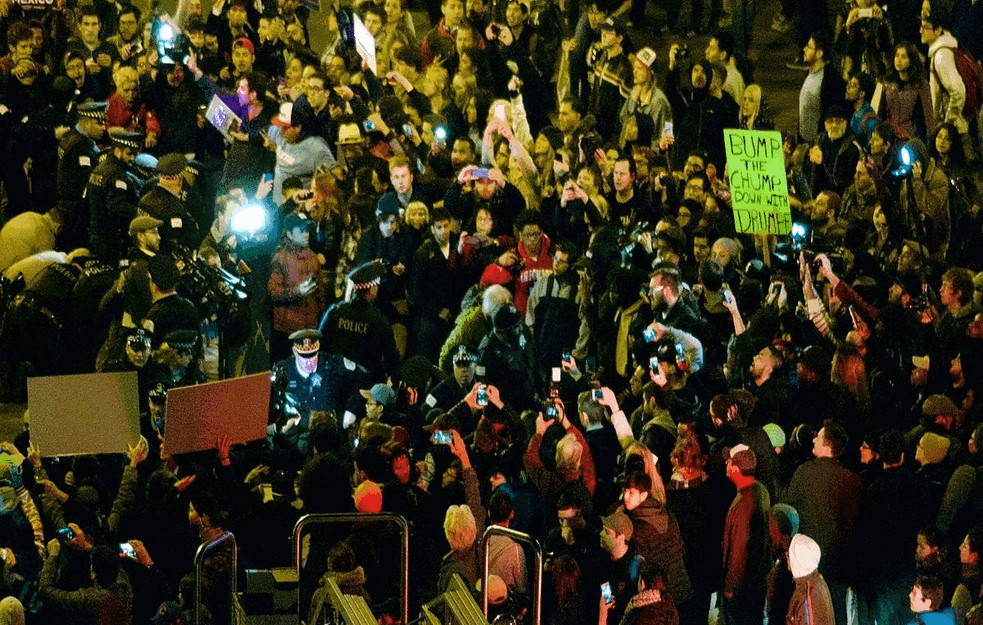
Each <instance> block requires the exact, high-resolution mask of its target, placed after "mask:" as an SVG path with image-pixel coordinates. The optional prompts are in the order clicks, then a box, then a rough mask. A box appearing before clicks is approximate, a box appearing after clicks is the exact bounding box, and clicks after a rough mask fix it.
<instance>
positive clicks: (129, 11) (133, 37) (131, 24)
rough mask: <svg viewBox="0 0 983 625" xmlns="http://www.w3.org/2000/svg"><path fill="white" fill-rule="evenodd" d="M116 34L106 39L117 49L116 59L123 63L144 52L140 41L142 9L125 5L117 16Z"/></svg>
mask: <svg viewBox="0 0 983 625" xmlns="http://www.w3.org/2000/svg"><path fill="white" fill-rule="evenodd" d="M116 24H117V29H116V34H115V35H113V36H112V37H109V38H107V39H106V43H107V44H109V45H111V46H113V48H114V49H115V51H116V54H115V59H114V60H119V61H122V62H123V63H128V62H130V60H131V59H135V58H136V57H137V55H138V54H140V53H141V52H143V44H141V43H140V37H139V36H138V35H139V34H140V28H139V24H140V9H138V8H136V7H135V6H133V5H124V6H123V10H121V11H120V12H119V15H118V16H117V18H116Z"/></svg>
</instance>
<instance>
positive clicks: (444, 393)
mask: <svg viewBox="0 0 983 625" xmlns="http://www.w3.org/2000/svg"><path fill="white" fill-rule="evenodd" d="M469 392H471V387H470V386H468V388H464V387H463V386H461V385H460V384H458V383H457V379H456V378H454V376H451V377H449V378H447V379H446V380H444V381H443V382H441V383H440V384H438V385H437V386H435V387H434V388H433V390H431V391H430V394H429V395H427V397H426V399H425V400H424V401H423V403H424V404H426V406H427V408H428V409H431V408H440V409H441V410H444V411H447V410H450V409H451V408H453V407H454V406H456V405H457V404H458V403H459V402H460V401H461V400H463V399H464V398H465V397H466V396H467V394H468V393H469Z"/></svg>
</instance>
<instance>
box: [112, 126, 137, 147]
mask: <svg viewBox="0 0 983 625" xmlns="http://www.w3.org/2000/svg"><path fill="white" fill-rule="evenodd" d="M109 138H110V139H111V140H112V142H113V147H117V148H131V149H133V150H139V149H140V148H142V147H143V133H141V132H133V131H132V130H123V129H122V128H110V130H109Z"/></svg>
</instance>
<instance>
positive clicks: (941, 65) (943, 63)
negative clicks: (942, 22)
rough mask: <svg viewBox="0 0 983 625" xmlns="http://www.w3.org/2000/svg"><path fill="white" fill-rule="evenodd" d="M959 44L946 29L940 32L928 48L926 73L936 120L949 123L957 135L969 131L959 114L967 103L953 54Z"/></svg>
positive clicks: (964, 120) (967, 125)
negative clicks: (953, 126)
mask: <svg viewBox="0 0 983 625" xmlns="http://www.w3.org/2000/svg"><path fill="white" fill-rule="evenodd" d="M958 46H959V42H957V41H956V38H955V37H953V36H952V34H951V33H950V32H949V31H947V30H944V31H942V36H941V37H939V38H938V39H936V40H935V43H933V44H932V45H931V46H929V48H928V58H929V74H928V75H929V87H930V88H931V91H932V107H933V108H934V109H935V120H936V122H937V123H939V124H941V123H942V122H952V123H953V124H954V125H955V127H956V130H958V131H959V134H965V133H966V132H968V131H969V123H968V122H967V121H966V119H965V118H964V117H963V114H962V112H963V105H964V104H965V103H966V85H964V84H963V79H962V77H961V76H960V75H959V71H958V70H957V69H956V59H955V56H954V54H953V50H954V49H955V48H957V47H958Z"/></svg>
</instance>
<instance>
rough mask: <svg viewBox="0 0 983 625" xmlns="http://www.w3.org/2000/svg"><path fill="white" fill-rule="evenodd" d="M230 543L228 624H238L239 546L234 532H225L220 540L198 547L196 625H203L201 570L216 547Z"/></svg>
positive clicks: (196, 560) (196, 562)
mask: <svg viewBox="0 0 983 625" xmlns="http://www.w3.org/2000/svg"><path fill="white" fill-rule="evenodd" d="M228 541H232V567H231V568H230V574H231V576H232V579H231V580H230V583H229V621H228V622H229V623H235V622H236V590H237V584H238V581H239V579H238V577H239V545H238V544H237V543H236V537H235V536H233V534H232V532H225V533H224V534H222V535H221V536H219V537H218V538H213V539H212V540H210V541H208V542H207V543H201V544H200V545H198V551H196V552H195V617H194V622H195V625H201V607H202V601H201V569H202V567H203V566H204V564H205V556H206V555H207V554H208V552H209V551H211V550H213V549H214V548H215V547H217V546H219V545H221V544H223V543H226V542H228Z"/></svg>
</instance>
